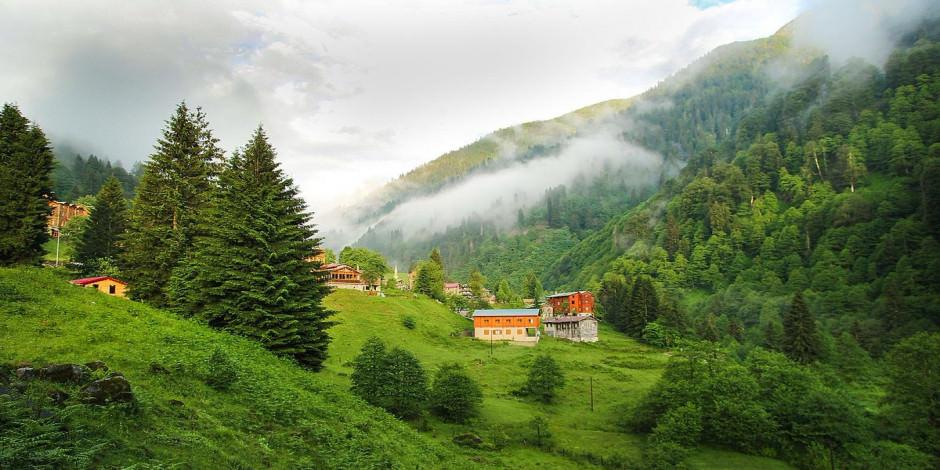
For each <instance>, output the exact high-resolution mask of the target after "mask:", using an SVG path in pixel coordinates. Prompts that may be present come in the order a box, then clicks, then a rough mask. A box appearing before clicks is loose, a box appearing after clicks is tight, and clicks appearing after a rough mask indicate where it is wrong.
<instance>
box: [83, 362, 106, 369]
mask: <svg viewBox="0 0 940 470" xmlns="http://www.w3.org/2000/svg"><path fill="white" fill-rule="evenodd" d="M85 367H87V368H88V369H89V370H103V371H107V370H108V365H107V364H105V363H104V362H103V361H91V362H89V363H86V364H85Z"/></svg>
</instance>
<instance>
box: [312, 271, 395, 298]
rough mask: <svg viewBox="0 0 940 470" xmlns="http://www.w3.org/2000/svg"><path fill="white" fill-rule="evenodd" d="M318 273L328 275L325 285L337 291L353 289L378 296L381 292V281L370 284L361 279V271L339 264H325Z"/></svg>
mask: <svg viewBox="0 0 940 470" xmlns="http://www.w3.org/2000/svg"><path fill="white" fill-rule="evenodd" d="M320 271H321V272H323V273H324V274H327V275H329V279H328V280H327V282H326V284H327V285H328V286H330V287H335V288H337V289H353V290H360V291H363V292H368V293H370V294H372V295H378V294H379V292H381V291H382V283H381V281H378V282H373V283H370V282H368V281H366V280H365V279H363V277H362V271H360V270H358V269H356V268H354V267H352V266H349V265H346V264H341V263H327V264H324V265H321V266H320Z"/></svg>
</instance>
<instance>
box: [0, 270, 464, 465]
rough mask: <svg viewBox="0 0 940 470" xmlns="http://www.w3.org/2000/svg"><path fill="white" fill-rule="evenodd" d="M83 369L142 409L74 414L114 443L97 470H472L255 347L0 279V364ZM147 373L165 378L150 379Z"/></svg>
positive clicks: (48, 287)
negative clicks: (222, 377)
mask: <svg viewBox="0 0 940 470" xmlns="http://www.w3.org/2000/svg"><path fill="white" fill-rule="evenodd" d="M217 347H218V348H222V349H223V350H224V351H225V352H226V353H228V355H229V356H230V357H232V358H233V359H235V360H236V361H237V363H238V364H239V372H240V378H239V380H238V382H236V383H235V384H234V385H233V386H232V388H231V389H230V390H228V391H224V392H220V391H217V390H214V389H212V388H210V387H208V386H206V385H205V383H204V373H205V372H204V370H205V366H204V364H205V361H206V358H207V357H208V356H209V355H210V354H211V353H212V351H213V350H214V349H215V348H217ZM92 360H103V361H105V362H106V363H107V364H108V365H110V366H111V367H112V369H115V370H119V371H121V372H123V373H124V374H125V375H126V377H127V378H128V380H129V381H130V382H131V384H132V386H133V387H134V391H135V393H136V395H137V398H138V400H139V404H140V406H139V411H138V412H137V413H136V414H135V413H132V412H129V411H126V410H122V409H120V408H97V407H89V406H79V407H77V413H76V414H74V415H73V419H74V420H75V422H76V423H77V424H82V425H84V427H85V428H86V429H87V430H88V431H89V432H90V433H92V434H94V435H96V436H98V437H101V438H103V439H106V440H107V441H109V442H111V443H113V445H112V446H110V447H109V448H108V449H107V450H106V451H105V454H104V455H103V457H102V461H101V462H100V464H101V466H103V467H116V466H126V465H128V464H131V463H136V462H141V461H144V462H146V461H151V462H153V463H156V462H160V463H166V464H173V463H175V464H180V467H181V468H226V467H229V468H231V467H235V466H236V465H237V466H239V467H240V468H264V467H269V468H301V467H303V466H304V465H306V466H307V467H312V468H369V467H387V465H388V464H389V463H394V464H395V465H394V467H396V468H442V467H454V466H457V467H461V466H466V465H468V464H469V463H470V462H469V461H468V460H466V459H465V458H464V457H461V456H459V455H456V454H455V453H454V452H452V451H451V450H450V449H448V448H446V447H445V446H441V445H439V444H438V443H436V442H434V441H433V440H431V439H428V438H427V437H426V436H423V435H420V434H418V433H417V432H415V431H413V430H412V429H411V428H409V427H408V426H407V425H405V424H402V423H401V422H399V421H397V420H395V419H393V418H392V417H390V416H389V415H387V414H385V413H384V412H380V411H378V410H375V409H373V408H371V407H368V406H367V405H365V404H364V403H363V402H361V401H360V400H358V399H356V398H355V397H352V396H351V395H350V394H349V393H348V392H347V391H346V390H345V387H336V386H334V385H332V384H330V383H328V381H327V380H324V378H323V377H322V375H319V374H313V373H310V372H307V371H304V370H302V369H300V368H299V367H297V366H295V365H294V364H292V363H290V362H288V361H285V360H282V359H279V358H277V357H275V356H273V355H271V354H270V353H268V352H267V351H265V350H264V349H262V348H261V347H259V346H258V345H256V344H255V343H252V342H250V341H247V340H244V339H240V338H237V337H233V336H230V335H227V334H224V333H219V332H216V331H213V330H211V329H209V328H206V327H204V326H201V325H198V324H196V323H194V322H190V321H186V320H182V319H179V318H177V317H175V316H174V315H172V314H169V313H166V312H163V311H160V310H156V309H152V308H149V307H147V306H144V305H141V304H138V303H135V302H131V301H127V300H123V299H116V298H110V297H108V296H106V295H103V294H100V293H97V292H95V291H92V290H90V289H81V288H78V287H74V286H71V285H69V284H67V283H66V282H65V281H64V279H62V277H61V276H60V275H57V274H56V273H55V272H54V271H53V270H50V269H46V270H42V269H36V268H22V269H0V364H12V363H17V362H21V361H27V362H32V363H33V364H35V365H45V364H47V363H60V362H78V363H83V362H88V361H92ZM154 362H155V363H159V364H162V365H163V366H165V367H166V368H168V369H169V370H170V372H169V373H154V372H151V371H150V364H151V363H154ZM170 400H180V401H182V402H183V403H184V406H182V407H180V406H173V405H172V404H171V403H170Z"/></svg>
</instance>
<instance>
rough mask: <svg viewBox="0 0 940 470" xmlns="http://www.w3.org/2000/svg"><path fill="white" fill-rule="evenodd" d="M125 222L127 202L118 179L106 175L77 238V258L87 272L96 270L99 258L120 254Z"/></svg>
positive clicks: (109, 259) (108, 257)
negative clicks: (78, 238)
mask: <svg viewBox="0 0 940 470" xmlns="http://www.w3.org/2000/svg"><path fill="white" fill-rule="evenodd" d="M126 223H127V201H126V200H125V199H124V190H123V188H122V187H121V182H120V181H118V180H117V178H115V177H113V176H112V177H110V178H108V180H107V181H105V183H104V186H102V187H101V191H99V192H98V195H97V196H96V197H95V205H94V207H92V208H91V212H90V214H89V215H88V221H87V222H86V225H85V229H84V231H83V232H82V238H81V240H79V243H78V249H77V251H76V259H77V260H78V261H79V262H81V263H82V264H83V265H84V266H85V271H86V273H89V274H90V273H91V272H92V271H95V270H97V267H98V266H97V265H98V264H99V260H107V261H106V262H110V261H111V260H114V259H116V258H117V257H118V256H119V255H120V253H121V251H120V250H121V245H122V243H121V240H122V237H123V236H124V228H125V226H126Z"/></svg>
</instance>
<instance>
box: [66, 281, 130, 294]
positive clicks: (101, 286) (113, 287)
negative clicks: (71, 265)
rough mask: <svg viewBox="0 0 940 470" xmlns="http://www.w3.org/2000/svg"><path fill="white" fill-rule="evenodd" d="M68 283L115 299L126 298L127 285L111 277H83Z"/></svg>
mask: <svg viewBox="0 0 940 470" xmlns="http://www.w3.org/2000/svg"><path fill="white" fill-rule="evenodd" d="M69 282H70V283H72V284H74V285H76V286H81V287H91V288H94V289H98V290H99V291H101V292H104V293H105V294H108V295H113V296H115V297H127V293H126V292H127V283H126V282H124V281H122V280H120V279H117V278H114V277H111V276H95V277H85V278H82V279H74V280H72V281H69Z"/></svg>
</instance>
